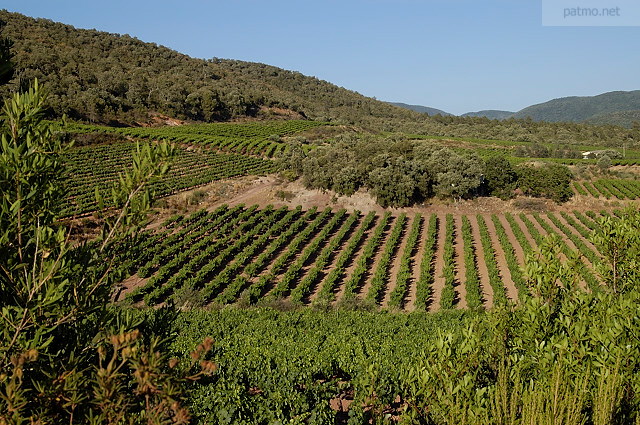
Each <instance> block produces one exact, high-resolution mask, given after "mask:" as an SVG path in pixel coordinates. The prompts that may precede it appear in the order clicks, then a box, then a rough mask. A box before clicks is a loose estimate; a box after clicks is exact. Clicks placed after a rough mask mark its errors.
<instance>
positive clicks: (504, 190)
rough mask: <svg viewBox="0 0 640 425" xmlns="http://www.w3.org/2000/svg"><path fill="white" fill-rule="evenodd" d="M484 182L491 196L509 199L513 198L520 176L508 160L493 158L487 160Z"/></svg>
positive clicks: (499, 157) (498, 157)
mask: <svg viewBox="0 0 640 425" xmlns="http://www.w3.org/2000/svg"><path fill="white" fill-rule="evenodd" d="M484 180H485V184H486V191H487V193H488V194H489V195H491V196H497V197H498V198H501V199H508V198H511V197H513V190H514V189H515V187H516V182H517V180H518V174H517V173H516V170H515V169H514V168H513V166H512V165H511V162H510V161H509V160H508V159H507V158H505V157H504V156H492V157H489V158H487V159H486V160H485V163H484Z"/></svg>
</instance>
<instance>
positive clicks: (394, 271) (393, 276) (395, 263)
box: [381, 215, 416, 307]
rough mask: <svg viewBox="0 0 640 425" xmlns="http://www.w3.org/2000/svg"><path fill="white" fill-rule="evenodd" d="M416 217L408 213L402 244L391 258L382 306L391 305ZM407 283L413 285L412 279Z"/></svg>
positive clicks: (401, 238)
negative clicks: (392, 293) (392, 294)
mask: <svg viewBox="0 0 640 425" xmlns="http://www.w3.org/2000/svg"><path fill="white" fill-rule="evenodd" d="M415 219H416V217H415V216H410V215H407V219H406V220H405V221H404V229H403V230H402V236H401V237H400V244H399V245H398V247H397V248H396V254H395V256H394V258H393V260H391V264H390V267H389V275H388V276H389V277H388V279H387V287H386V289H385V292H384V297H383V298H382V304H381V305H382V307H388V306H389V299H390V298H391V292H393V290H394V289H395V287H396V284H397V283H398V271H399V270H400V263H401V260H402V256H403V255H404V251H405V250H406V249H407V239H408V238H409V234H410V233H411V226H413V222H414V220H415ZM407 285H411V281H409V282H407Z"/></svg>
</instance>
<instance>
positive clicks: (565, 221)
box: [555, 214, 602, 258]
mask: <svg viewBox="0 0 640 425" xmlns="http://www.w3.org/2000/svg"><path fill="white" fill-rule="evenodd" d="M555 216H556V217H557V218H558V220H559V221H560V222H561V223H562V224H564V225H565V226H567V229H569V230H570V231H571V233H573V234H574V235H576V236H577V237H578V238H580V240H581V241H582V242H583V243H584V244H585V245H586V246H587V247H588V248H589V249H590V250H591V251H593V252H594V253H595V254H596V255H597V256H598V257H600V258H602V255H601V254H600V252H599V251H598V249H597V248H596V247H595V245H594V244H593V243H592V242H591V241H590V240H589V239H586V238H585V237H584V236H582V235H581V234H580V232H578V230H577V229H576V228H575V227H573V226H572V225H571V224H569V222H568V221H567V220H566V219H565V218H564V217H563V216H561V215H560V214H555ZM572 218H573V219H574V220H575V221H576V222H578V223H580V222H579V221H578V219H577V218H576V217H575V216H573V217H572ZM580 224H582V223H580ZM582 227H586V226H585V225H584V224H582Z"/></svg>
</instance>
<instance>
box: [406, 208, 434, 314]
mask: <svg viewBox="0 0 640 425" xmlns="http://www.w3.org/2000/svg"><path fill="white" fill-rule="evenodd" d="M428 226H429V217H428V216H427V217H422V225H421V226H420V234H419V236H418V243H417V244H416V252H415V256H414V257H413V259H412V260H411V279H410V281H409V288H408V290H407V296H406V298H405V300H404V309H405V310H407V311H413V310H415V309H416V305H415V304H416V299H417V293H418V280H419V279H420V265H421V264H422V260H423V259H424V251H425V249H426V246H427V243H428V242H429V241H427V233H428V228H429V227H428Z"/></svg>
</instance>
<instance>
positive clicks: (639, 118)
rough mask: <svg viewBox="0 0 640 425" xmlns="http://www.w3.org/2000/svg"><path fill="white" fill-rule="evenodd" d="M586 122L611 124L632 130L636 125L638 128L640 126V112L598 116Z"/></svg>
mask: <svg viewBox="0 0 640 425" xmlns="http://www.w3.org/2000/svg"><path fill="white" fill-rule="evenodd" d="M586 122H587V123H589V124H596V125H604V124H611V125H619V126H621V127H627V128H631V127H633V126H634V125H636V126H637V125H639V124H640V110H636V111H621V112H608V113H604V114H596V115H594V116H592V117H591V118H589V119H588V120H586Z"/></svg>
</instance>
